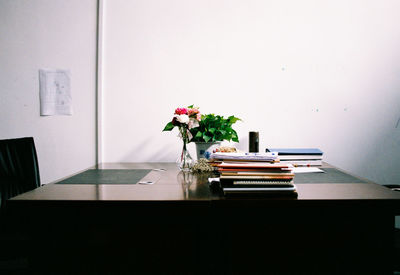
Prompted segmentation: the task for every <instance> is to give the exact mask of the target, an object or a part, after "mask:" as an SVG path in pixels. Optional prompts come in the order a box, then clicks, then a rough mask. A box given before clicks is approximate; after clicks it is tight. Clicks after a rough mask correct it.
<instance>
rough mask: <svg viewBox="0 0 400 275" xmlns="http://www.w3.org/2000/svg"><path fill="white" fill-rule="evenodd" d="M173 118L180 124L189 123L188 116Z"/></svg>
mask: <svg viewBox="0 0 400 275" xmlns="http://www.w3.org/2000/svg"><path fill="white" fill-rule="evenodd" d="M175 117H176V119H177V120H178V122H180V123H185V124H188V123H189V116H188V115H175Z"/></svg>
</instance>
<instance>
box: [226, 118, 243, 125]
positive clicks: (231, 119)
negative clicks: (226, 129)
mask: <svg viewBox="0 0 400 275" xmlns="http://www.w3.org/2000/svg"><path fill="white" fill-rule="evenodd" d="M228 120H229V122H230V123H231V124H233V123H235V122H236V121H238V120H240V118H237V117H235V116H230V117H228Z"/></svg>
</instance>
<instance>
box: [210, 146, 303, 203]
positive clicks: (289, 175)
mask: <svg viewBox="0 0 400 275" xmlns="http://www.w3.org/2000/svg"><path fill="white" fill-rule="evenodd" d="M212 157H213V158H214V160H215V159H217V160H219V161H221V163H219V164H218V165H217V167H218V171H219V173H220V185H221V188H222V190H223V192H224V194H262V195H274V196H276V195H285V196H297V192H296V186H295V184H294V183H293V179H294V173H293V171H292V169H293V166H292V165H291V164H281V163H277V162H276V161H277V155H276V154H275V153H265V154H260V153H239V154H237V155H236V156H235V155H232V154H230V155H228V154H227V153H224V154H223V155H221V154H217V155H215V154H213V155H212Z"/></svg>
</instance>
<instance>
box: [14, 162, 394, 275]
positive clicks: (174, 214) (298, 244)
mask: <svg viewBox="0 0 400 275" xmlns="http://www.w3.org/2000/svg"><path fill="white" fill-rule="evenodd" d="M145 168H146V169H165V171H160V170H153V171H151V172H150V173H149V174H148V175H147V176H146V177H145V180H149V181H154V182H155V184H153V185H141V184H106V185H98V184H48V185H45V186H42V187H40V188H38V189H36V190H33V191H31V192H28V193H25V194H22V195H19V196H17V197H14V198H12V199H11V200H10V201H9V209H10V213H13V216H14V217H15V216H18V217H20V219H19V220H20V223H21V225H20V226H19V228H24V229H26V232H28V233H29V236H30V238H31V239H32V241H33V246H32V247H31V249H33V250H35V249H38V248H40V253H39V255H40V256H38V255H37V253H33V254H35V255H34V256H35V257H33V258H32V262H33V263H34V264H33V268H34V269H35V270H39V271H40V272H44V271H50V272H52V271H54V270H57V269H58V270H60V269H68V270H69V269H70V271H76V270H81V271H82V270H92V269H95V270H97V271H104V270H105V271H111V272H112V271H121V272H133V271H136V272H139V273H153V272H155V273H164V272H166V271H169V272H172V273H190V274H195V273H199V274H208V273H211V272H216V273H221V272H225V273H239V274H250V273H258V272H262V273H263V272H266V271H279V272H293V271H302V272H306V273H309V272H316V273H319V272H321V271H323V272H326V271H330V272H338V273H341V272H343V271H349V270H350V271H357V272H359V271H368V272H370V271H376V272H379V273H381V274H385V273H388V274H390V272H391V260H392V259H391V256H392V255H393V251H392V249H393V247H392V244H393V228H394V216H395V215H399V214H400V193H398V192H395V191H391V190H390V189H387V188H385V187H383V186H380V185H377V184H375V183H372V182H369V181H367V180H364V179H359V178H357V179H358V181H357V183H353V182H347V183H329V182H321V183H297V184H296V185H297V190H298V198H296V199H293V198H285V197H277V198H252V197H247V198H226V197H224V196H221V194H220V193H219V192H217V191H215V190H214V191H213V190H210V188H209V184H208V182H207V178H208V176H209V175H187V174H183V173H179V171H178V170H177V168H176V166H175V164H173V163H125V164H122V163H119V164H118V163H116V164H102V165H99V167H97V169H145ZM323 168H329V169H332V168H333V167H332V166H329V165H328V164H324V166H323ZM55 252H56V253H55ZM41 254H45V255H46V256H49V260H48V261H45V262H43V261H40V259H39V258H40V257H41ZM36 256H38V257H39V258H38V257H36Z"/></svg>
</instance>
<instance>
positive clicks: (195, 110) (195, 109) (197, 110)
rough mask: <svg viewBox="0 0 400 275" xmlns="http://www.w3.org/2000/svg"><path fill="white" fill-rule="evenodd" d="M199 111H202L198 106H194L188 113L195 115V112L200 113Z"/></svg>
mask: <svg viewBox="0 0 400 275" xmlns="http://www.w3.org/2000/svg"><path fill="white" fill-rule="evenodd" d="M198 113H200V111H199V109H197V108H193V109H189V110H188V115H189V116H192V115H195V114H198Z"/></svg>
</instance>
